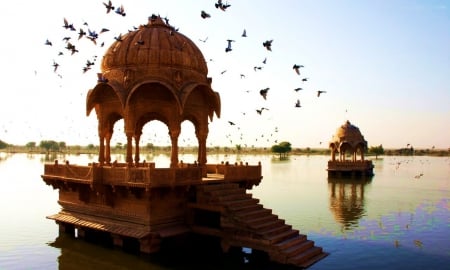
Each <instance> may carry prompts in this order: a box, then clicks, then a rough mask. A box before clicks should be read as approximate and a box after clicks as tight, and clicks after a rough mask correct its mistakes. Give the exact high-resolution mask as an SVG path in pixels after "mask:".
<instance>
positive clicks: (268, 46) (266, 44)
mask: <svg viewBox="0 0 450 270" xmlns="http://www.w3.org/2000/svg"><path fill="white" fill-rule="evenodd" d="M272 42H273V39H271V40H266V41H264V42H263V46H264V47H265V48H266V49H267V50H268V51H272Z"/></svg>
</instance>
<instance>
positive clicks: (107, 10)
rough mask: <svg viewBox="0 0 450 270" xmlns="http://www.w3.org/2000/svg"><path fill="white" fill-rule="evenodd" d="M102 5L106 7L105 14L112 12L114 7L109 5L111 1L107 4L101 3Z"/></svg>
mask: <svg viewBox="0 0 450 270" xmlns="http://www.w3.org/2000/svg"><path fill="white" fill-rule="evenodd" d="M103 5H104V6H105V7H106V14H108V13H109V12H110V11H111V10H114V6H113V5H112V3H111V0H109V1H108V4H106V3H105V2H103Z"/></svg>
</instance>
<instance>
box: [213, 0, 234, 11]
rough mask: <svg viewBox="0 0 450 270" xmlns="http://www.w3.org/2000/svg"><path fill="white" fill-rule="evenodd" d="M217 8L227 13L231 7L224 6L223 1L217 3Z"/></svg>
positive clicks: (219, 0)
mask: <svg viewBox="0 0 450 270" xmlns="http://www.w3.org/2000/svg"><path fill="white" fill-rule="evenodd" d="M215 6H216V8H219V9H221V10H222V11H225V10H226V9H227V8H229V7H231V5H229V4H228V3H226V4H223V3H222V0H218V1H217V3H215Z"/></svg>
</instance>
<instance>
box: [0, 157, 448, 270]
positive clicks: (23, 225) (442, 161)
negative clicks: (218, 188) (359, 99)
mask: <svg viewBox="0 0 450 270" xmlns="http://www.w3.org/2000/svg"><path fill="white" fill-rule="evenodd" d="M114 158H116V159H118V160H123V157H122V156H120V155H119V156H115V157H113V159H114ZM58 159H60V160H64V159H67V160H69V161H70V162H71V163H72V164H80V165H85V164H87V163H88V162H90V161H96V156H93V155H90V156H89V155H79V156H75V155H73V156H61V157H58ZM143 159H146V160H147V161H153V162H155V163H156V167H165V166H168V164H169V158H168V157H167V156H164V155H158V156H151V155H147V156H145V155H144V156H143ZM194 159H195V158H194V156H192V155H181V156H180V160H183V161H184V162H193V160H194ZM328 159H329V157H328V156H291V157H290V158H289V160H285V161H279V160H277V159H276V158H273V157H272V156H271V155H241V156H236V155H228V156H224V155H209V156H208V162H209V163H216V162H221V161H229V162H233V163H234V162H236V161H243V162H249V164H256V163H257V162H258V161H260V162H261V163H262V170H263V177H264V178H263V180H262V182H261V184H260V185H259V186H257V187H255V188H253V189H252V190H250V191H249V192H250V193H252V194H253V197H254V198H258V199H260V201H261V203H262V204H263V205H264V207H265V208H271V209H272V210H273V212H274V213H275V214H277V215H278V216H279V217H280V218H282V219H284V220H286V223H287V224H290V225H292V226H293V227H294V228H295V229H298V230H300V232H301V233H303V234H306V235H308V238H309V239H311V240H314V241H315V243H316V246H320V247H322V248H323V249H324V250H325V251H326V252H329V253H330V255H329V256H327V257H326V258H325V259H322V260H321V261H319V262H317V263H316V264H314V265H312V266H311V267H310V268H308V269H450V158H449V157H428V156H414V157H404V156H402V157H400V156H389V157H381V158H379V159H378V160H374V165H375V169H374V173H375V176H374V177H373V178H372V179H371V181H353V182H351V181H333V180H329V179H327V172H326V166H327V161H328ZM44 162H45V157H44V156H43V155H27V154H6V153H0V181H1V182H0V183H1V187H0V224H1V225H0V226H1V227H0V269H1V270H3V269H95V270H101V269H161V270H168V269H281V268H282V267H281V266H280V265H276V264H272V263H267V262H266V261H264V259H263V258H261V259H259V258H255V257H252V256H247V255H246V254H245V252H248V251H247V250H244V251H245V252H244V253H243V254H224V255H222V254H216V253H214V252H212V251H211V250H208V249H205V250H201V251H199V253H200V254H198V255H195V253H194V252H192V253H188V254H187V255H186V254H179V253H177V252H174V253H170V254H165V253H164V254H157V255H152V256H139V255H136V254H130V253H126V252H124V251H122V250H120V249H111V248H108V247H103V246H100V245H94V244H91V243H88V242H85V241H83V240H79V239H72V238H70V237H67V236H59V235H58V226H57V225H56V223H55V222H54V221H53V220H49V219H46V218H45V217H46V216H48V215H51V214H55V213H57V212H58V211H59V210H60V207H59V205H58V203H57V200H58V193H57V192H58V191H57V190H53V189H52V187H51V186H47V185H46V184H45V183H44V182H43V181H42V179H41V176H40V175H41V174H42V173H43V168H44V166H43V163H44Z"/></svg>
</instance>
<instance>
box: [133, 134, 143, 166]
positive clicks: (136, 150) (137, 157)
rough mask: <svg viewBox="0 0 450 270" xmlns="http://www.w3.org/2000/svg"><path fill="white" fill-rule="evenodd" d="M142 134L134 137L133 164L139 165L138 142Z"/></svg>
mask: <svg viewBox="0 0 450 270" xmlns="http://www.w3.org/2000/svg"><path fill="white" fill-rule="evenodd" d="M141 135H142V132H141V133H139V134H136V135H134V143H135V145H136V146H135V153H134V162H135V163H136V164H139V140H140V139H141Z"/></svg>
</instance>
